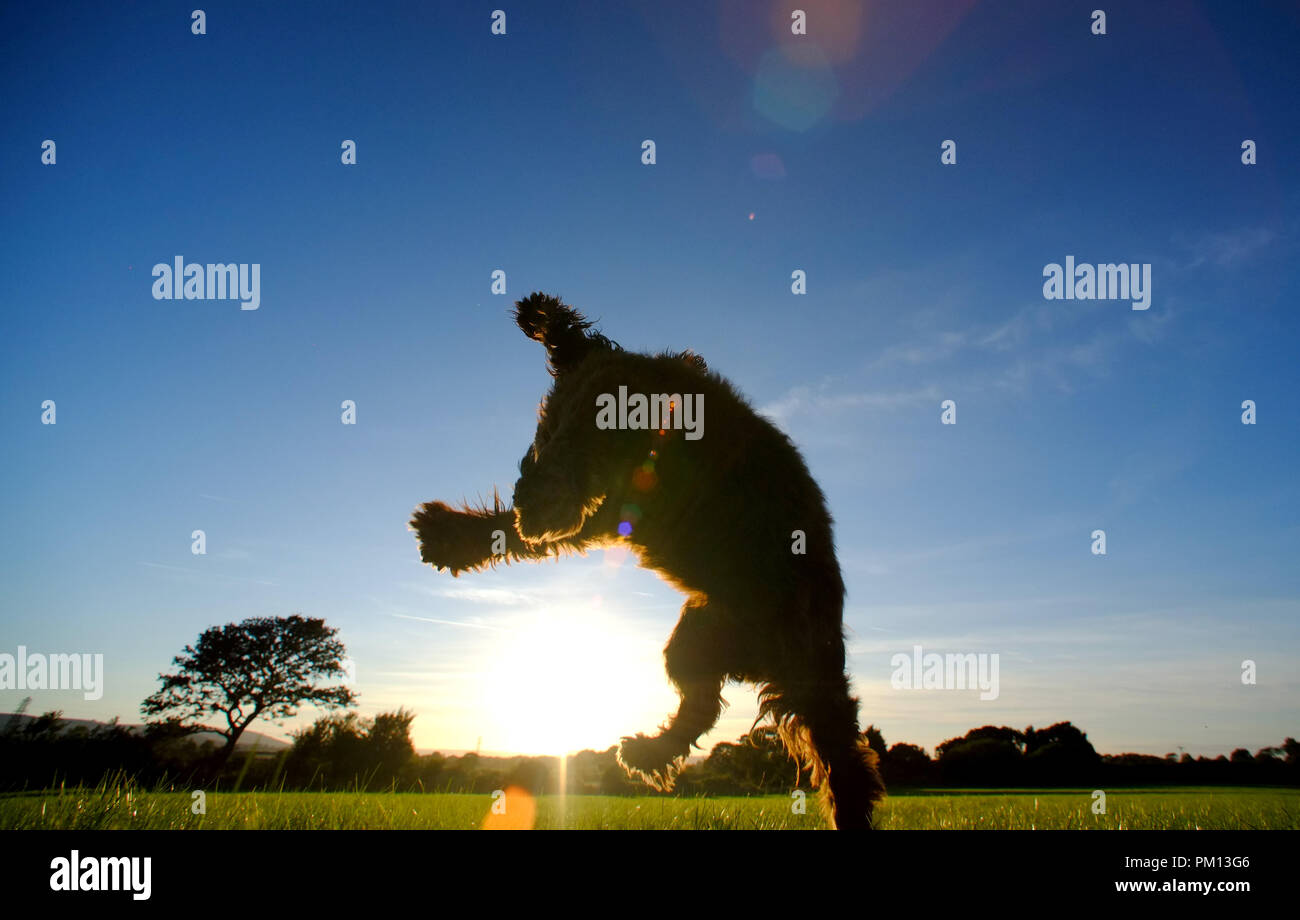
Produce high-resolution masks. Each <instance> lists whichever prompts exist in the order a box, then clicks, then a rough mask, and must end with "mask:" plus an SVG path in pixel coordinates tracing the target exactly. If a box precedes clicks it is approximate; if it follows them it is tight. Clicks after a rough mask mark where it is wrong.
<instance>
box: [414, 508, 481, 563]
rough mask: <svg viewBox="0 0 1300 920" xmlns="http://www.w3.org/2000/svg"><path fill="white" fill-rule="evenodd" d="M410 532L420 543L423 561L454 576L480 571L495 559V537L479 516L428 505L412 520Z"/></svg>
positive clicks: (418, 511)
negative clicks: (493, 556) (493, 557)
mask: <svg viewBox="0 0 1300 920" xmlns="http://www.w3.org/2000/svg"><path fill="white" fill-rule="evenodd" d="M411 529H412V530H414V531H415V533H416V536H417V537H418V538H419V541H420V559H421V560H423V561H424V562H427V563H428V564H429V565H431V566H433V567H434V568H436V569H439V570H442V569H448V570H450V571H451V574H452V575H459V574H460V573H461V572H464V571H468V570H469V569H476V568H479V567H481V566H483V565H484V564H485V563H487V562H488V561H489V560H490V559H491V558H492V534H491V532H490V531H489V530H488V529H487V528H486V527H485V526H484V519H483V518H482V517H481V516H480V515H474V514H469V513H466V512H464V511H457V510H456V509H454V508H450V507H448V506H447V505H445V504H443V503H442V502H426V503H425V504H423V505H421V506H420V507H419V508H417V509H416V511H415V515H414V516H413V517H412V518H411Z"/></svg>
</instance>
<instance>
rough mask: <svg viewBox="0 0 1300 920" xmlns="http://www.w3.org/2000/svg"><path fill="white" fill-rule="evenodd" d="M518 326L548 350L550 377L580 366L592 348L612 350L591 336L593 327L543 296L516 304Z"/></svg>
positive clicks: (599, 337)
mask: <svg viewBox="0 0 1300 920" xmlns="http://www.w3.org/2000/svg"><path fill="white" fill-rule="evenodd" d="M515 322H516V323H518V324H519V328H520V329H522V330H523V331H524V335H526V336H528V337H529V338H530V339H532V340H533V341H535V342H541V343H542V344H543V345H545V346H546V357H547V360H548V361H549V363H550V365H551V373H552V374H553V375H554V374H559V373H562V372H563V371H566V370H568V369H569V368H571V367H575V366H577V365H578V364H579V363H580V362H581V361H582V359H583V358H585V357H586V356H587V353H588V352H589V351H591V349H592V348H609V347H610V341H609V340H608V339H607V338H605V337H604V336H603V335H599V334H596V333H592V332H588V331H587V330H588V329H590V328H591V323H590V322H588V321H587V320H586V319H584V318H583V315H582V314H581V313H579V312H578V311H577V310H575V309H573V307H571V306H569V305H568V304H566V303H564V302H563V301H561V300H560V299H559V298H558V297H552V296H551V295H549V294H542V293H540V292H538V293H534V294H529V295H528V296H527V297H525V298H524V299H523V300H520V301H517V302H516V303H515Z"/></svg>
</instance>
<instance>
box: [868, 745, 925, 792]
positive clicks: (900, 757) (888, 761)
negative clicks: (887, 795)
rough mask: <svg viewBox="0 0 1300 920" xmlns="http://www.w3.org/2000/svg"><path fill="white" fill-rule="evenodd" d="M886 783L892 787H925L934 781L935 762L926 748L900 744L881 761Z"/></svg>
mask: <svg viewBox="0 0 1300 920" xmlns="http://www.w3.org/2000/svg"><path fill="white" fill-rule="evenodd" d="M880 769H881V772H882V773H883V774H884V777H885V782H886V783H887V784H889V785H890V786H924V785H927V784H928V783H930V782H932V781H933V779H934V775H933V774H934V762H933V761H931V760H930V756H929V755H928V754H926V752H925V748H923V747H918V746H917V745H915V744H907V743H906V742H900V743H898V744H895V745H894V746H893V747H891V748H890V749H889V750H888V751H887V752H886V753H885V756H884V757H883V758H881V761H880Z"/></svg>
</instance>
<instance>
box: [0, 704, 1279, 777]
mask: <svg viewBox="0 0 1300 920" xmlns="http://www.w3.org/2000/svg"><path fill="white" fill-rule="evenodd" d="M414 718H415V716H414V714H413V713H411V712H408V711H406V710H402V709H399V710H397V711H395V712H387V713H380V714H378V715H376V716H374V717H373V718H360V717H358V716H357V715H356V714H355V713H346V714H337V713H336V714H331V715H327V716H324V717H321V718H319V719H317V720H316V722H315V723H313V724H312V725H311V726H309V727H307V728H305V729H303V730H301V731H299V732H297V733H295V734H294V735H293V744H292V746H291V747H289V748H288V749H287V750H283V751H280V752H278V753H267V752H262V751H247V752H246V751H243V750H241V751H237V752H235V754H234V755H233V756H232V755H231V754H230V753H229V752H228V751H227V749H226V746H225V745H224V744H217V743H214V742H211V741H209V742H199V741H196V740H195V739H194V737H193V736H192V735H190V734H188V733H185V732H178V731H175V730H172V729H170V728H169V727H168V726H167V725H166V724H162V725H154V726H146V727H145V728H144V729H141V728H138V727H136V728H129V727H126V726H122V725H119V724H117V723H116V722H114V723H112V724H108V725H102V726H97V727H93V728H88V727H86V726H82V725H74V726H69V725H67V724H66V723H64V722H63V720H62V719H61V717H60V714H59V713H57V712H49V713H45V714H44V715H41V716H39V717H36V718H33V719H27V720H24V721H22V722H18V720H10V722H9V723H8V725H7V726H6V727H4V728H3V729H0V789H3V790H15V789H40V788H50V787H55V786H59V785H60V784H67V785H77V784H84V785H94V784H96V783H98V782H100V781H102V780H104V779H105V778H110V779H111V778H113V777H114V776H121V777H129V778H130V779H132V780H134V781H136V782H138V783H140V784H142V785H146V786H150V787H157V786H163V787H167V786H171V787H174V788H177V789H193V788H198V787H204V788H211V787H213V786H216V787H218V788H224V789H249V790H251V789H263V790H319V791H358V790H364V791H372V792H374V791H388V790H393V791H403V792H421V791H422V792H472V793H488V792H492V791H493V790H496V789H503V788H505V787H507V786H512V785H514V786H522V787H523V788H525V789H528V790H529V791H531V792H533V793H536V794H553V793H557V792H559V791H560V776H561V771H560V762H559V759H558V758H556V757H489V756H480V755H478V754H476V753H473V752H471V753H466V754H461V755H459V756H450V755H444V754H440V753H433V754H424V755H420V754H417V753H416V752H415V747H414V745H413V743H412V741H411V735H410V730H411V725H412V722H413V720H414ZM864 737H865V739H866V740H867V742H868V743H869V744H870V745H871V747H872V748H873V749H874V750H875V751H876V753H877V755H878V756H879V759H880V767H881V771H882V773H883V774H884V777H885V781H886V783H887V784H888V785H889V787H890V788H891V789H896V790H897V789H906V788H980V787H989V788H1018V787H1023V788H1039V787H1042V788H1052V787H1070V788H1100V789H1105V788H1123V787H1131V786H1144V785H1158V786H1177V785H1193V786H1213V785H1229V786H1250V785H1272V786H1286V785H1291V786H1300V742H1297V741H1296V740H1295V739H1294V738H1287V739H1286V741H1284V742H1283V743H1282V745H1281V746H1280V747H1272V748H1262V749H1261V750H1259V751H1257V752H1256V753H1255V754H1253V755H1252V754H1251V753H1250V752H1249V751H1247V750H1246V749H1244V748H1239V749H1237V750H1236V751H1233V752H1232V754H1231V755H1229V756H1226V757H1225V756H1223V755H1220V756H1218V757H1215V758H1208V757H1197V758H1193V757H1191V756H1190V755H1188V754H1183V755H1182V756H1181V757H1179V756H1175V755H1174V754H1167V755H1165V756H1164V757H1155V756H1151V755H1146V754H1116V755H1099V754H1098V753H1097V752H1096V751H1095V750H1094V749H1093V747H1092V744H1091V743H1090V742H1089V741H1088V739H1087V736H1086V735H1085V734H1084V733H1083V732H1081V731H1080V730H1079V729H1078V728H1076V727H1075V726H1074V725H1072V724H1070V723H1069V722H1060V723H1057V724H1056V725H1052V726H1049V727H1048V728H1045V729H1034V728H1033V727H1030V728H1027V729H1025V730H1024V731H1020V730H1017V729H1013V728H1008V727H1006V726H992V725H985V726H982V727H980V728H976V729H972V730H971V731H969V732H967V733H966V734H965V735H963V736H961V737H960V738H951V739H949V740H947V741H945V742H943V743H942V744H940V745H939V746H938V747H937V748H936V749H935V756H934V757H931V756H930V755H929V754H928V753H927V752H926V751H925V750H924V749H923V748H920V747H918V746H916V745H914V744H907V743H900V744H894V745H892V746H888V747H887V746H886V744H885V740H884V738H883V737H882V736H881V734H880V732H879V731H878V730H876V729H875V728H874V727H868V729H867V731H866V732H865V733H864ZM616 750H617V749H616V748H615V747H613V746H611V747H610V748H608V749H607V750H604V751H590V750H588V751H581V752H579V753H577V754H573V755H570V756H569V757H568V758H566V760H565V764H564V780H565V783H564V785H565V791H566V792H567V793H569V794H571V795H583V794H587V795H595V794H600V795H661V794H662V793H656V792H654V791H652V790H650V789H649V788H647V787H645V786H644V785H642V784H641V783H638V782H635V781H633V780H630V779H629V778H628V777H627V776H626V775H625V774H624V772H623V770H622V768H621V767H619V765H618V762H617V760H616V756H615V753H616ZM801 779H802V783H801V784H802V785H803V786H804V787H805V788H806V787H807V782H806V777H803V778H800V777H798V775H797V773H796V769H795V765H794V763H793V761H791V760H790V759H789V757H788V756H787V755H786V753H785V749H784V748H783V747H782V745H781V743H780V741H779V739H778V738H777V737H776V733H775V731H774V730H773V729H771V728H760V729H756V730H754V731H753V732H751V733H750V734H749V735H747V736H744V737H741V738H739V739H737V740H736V741H735V742H722V743H720V744H717V745H715V746H714V748H713V750H712V752H711V753H710V754H709V756H708V757H707V758H706V759H704V760H703V761H700V762H697V763H693V764H691V765H689V766H688V767H687V768H686V769H685V770H683V771H682V773H681V775H680V777H679V778H678V780H677V784H676V789H675V792H674V794H677V795H768V794H782V793H787V792H789V791H790V790H791V789H793V788H795V786H796V784H797V783H800V780H801Z"/></svg>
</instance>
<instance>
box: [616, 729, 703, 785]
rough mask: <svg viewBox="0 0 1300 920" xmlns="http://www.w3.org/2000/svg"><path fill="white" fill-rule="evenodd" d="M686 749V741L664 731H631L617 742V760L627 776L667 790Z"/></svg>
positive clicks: (687, 749) (674, 777)
mask: <svg viewBox="0 0 1300 920" xmlns="http://www.w3.org/2000/svg"><path fill="white" fill-rule="evenodd" d="M689 753H690V745H684V744H682V743H681V742H679V741H677V740H676V739H674V738H671V737H669V736H668V735H657V736H655V737H653V738H650V737H647V736H646V735H635V736H630V737H626V738H624V739H623V742H622V744H620V745H619V746H618V763H619V766H621V767H622V768H623V770H624V771H625V772H626V773H627V774H628V776H631V777H633V778H634V779H639V780H641V782H643V783H645V784H646V785H647V786H650V787H652V788H654V789H658V790H659V791H661V792H671V791H672V788H673V781H674V780H675V779H676V778H677V774H678V773H680V772H681V767H682V762H683V761H684V760H685V758H686V755H687V754H689Z"/></svg>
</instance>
